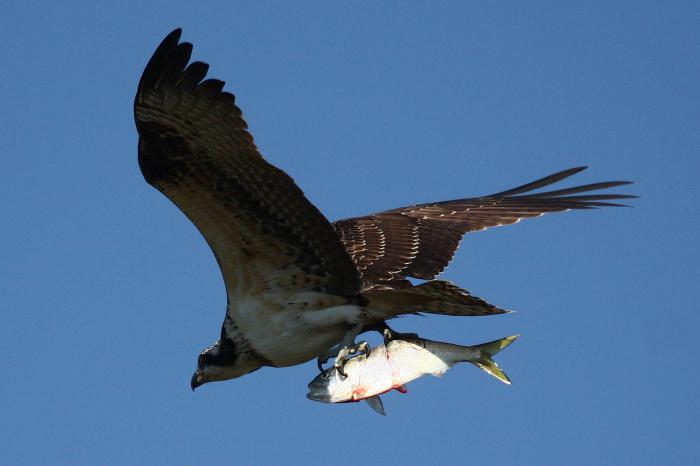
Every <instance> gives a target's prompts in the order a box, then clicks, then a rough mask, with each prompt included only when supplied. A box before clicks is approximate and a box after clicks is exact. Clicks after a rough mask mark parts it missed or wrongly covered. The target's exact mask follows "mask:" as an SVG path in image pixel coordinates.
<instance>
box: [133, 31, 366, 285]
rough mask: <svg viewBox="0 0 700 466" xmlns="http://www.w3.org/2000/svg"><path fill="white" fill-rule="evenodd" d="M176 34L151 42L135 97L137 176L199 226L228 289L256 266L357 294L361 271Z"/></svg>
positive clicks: (228, 96)
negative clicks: (255, 140)
mask: <svg viewBox="0 0 700 466" xmlns="http://www.w3.org/2000/svg"><path fill="white" fill-rule="evenodd" d="M179 38H180V30H179V29H178V30H175V31H173V32H172V33H171V34H170V35H168V36H167V37H166V38H165V39H164V40H163V42H162V43H161V45H160V46H159V47H158V49H157V50H156V52H155V53H154V55H153V57H152V58H151V60H150V61H149V63H148V65H147V66H146V69H145V71H144V73H143V76H142V78H141V81H140V83H139V87H138V92H137V95H136V99H135V102H134V113H135V118H136V126H137V129H138V132H139V165H140V167H141V171H142V173H143V175H144V177H145V178H146V180H147V181H148V182H149V183H150V184H151V185H153V186H154V187H156V188H157V189H158V190H160V191H161V192H162V193H163V194H165V195H166V196H167V197H168V198H169V199H170V200H171V201H173V202H174V203H175V204H176V205H177V206H178V207H179V208H180V209H181V210H182V211H183V212H184V213H185V215H187V216H188V217H189V218H190V220H192V222H193V223H194V224H195V226H196V227H197V228H198V229H199V231H200V232H201V233H202V235H203V236H204V238H205V239H206V241H207V242H208V243H209V245H210V246H211V248H212V250H213V251H214V255H215V256H216V258H217V260H218V262H219V266H220V267H221V269H222V273H223V275H224V281H225V282H226V287H227V291H228V292H229V294H230V293H232V292H233V289H234V288H236V287H240V286H241V283H240V280H239V279H240V275H241V273H243V272H245V270H246V269H255V268H256V267H257V270H266V271H267V270H269V271H272V273H273V274H274V273H279V274H280V275H281V274H287V275H289V276H290V277H291V278H290V279H289V280H286V281H285V283H287V284H288V286H297V285H296V284H297V283H298V284H299V285H298V286H299V287H301V286H302V285H304V284H306V286H309V287H316V288H319V289H322V290H323V291H327V292H331V293H334V294H338V295H341V296H353V295H355V294H356V293H358V292H359V290H360V286H361V277H360V275H359V273H358V271H357V268H356V266H355V264H354V263H353V261H352V260H351V258H350V256H349V255H348V253H347V251H346V250H345V248H344V246H343V244H341V242H340V240H339V238H338V236H337V234H336V233H335V231H334V229H333V227H332V225H331V224H330V223H329V222H328V221H327V220H326V218H325V217H324V216H323V215H322V214H321V213H320V212H319V211H318V209H316V207H314V206H313V205H312V204H311V203H310V202H309V201H308V200H307V199H306V198H305V197H304V194H303V193H302V191H301V190H300V189H299V188H298V187H297V186H296V184H295V183H294V181H293V180H292V179H291V178H290V177H289V176H288V175H287V174H286V173H284V172H283V171H281V170H279V169H277V168H276V167H274V166H272V165H270V164H269V163H267V162H266V161H265V160H264V159H263V158H262V156H261V155H260V153H259V152H258V150H257V148H256V146H255V144H254V143H253V138H252V136H251V135H250V134H249V133H248V131H247V125H246V122H245V121H244V120H243V118H242V116H241V111H240V109H239V108H238V107H237V106H236V105H235V104H234V97H233V95H232V94H230V93H227V92H222V89H223V86H224V83H223V81H219V80H216V79H207V80H205V81H202V80H203V79H204V77H205V76H206V73H207V71H208V66H207V65H206V64H204V63H201V62H193V63H191V64H189V66H188V62H189V60H190V55H191V52H192V45H191V44H189V43H180V42H179ZM301 276H304V277H305V278H304V279H303V280H302V279H301V278H299V279H298V282H297V277H301ZM239 291H240V290H239Z"/></svg>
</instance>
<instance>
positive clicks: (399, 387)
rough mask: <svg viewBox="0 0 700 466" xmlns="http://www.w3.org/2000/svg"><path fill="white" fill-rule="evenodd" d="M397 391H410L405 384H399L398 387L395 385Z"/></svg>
mask: <svg viewBox="0 0 700 466" xmlns="http://www.w3.org/2000/svg"><path fill="white" fill-rule="evenodd" d="M394 388H395V389H396V391H397V392H400V393H408V389H407V388H406V386H405V385H399V386H398V387H394Z"/></svg>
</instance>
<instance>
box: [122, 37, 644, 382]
mask: <svg viewBox="0 0 700 466" xmlns="http://www.w3.org/2000/svg"><path fill="white" fill-rule="evenodd" d="M180 34H181V30H180V29H176V30H175V31H173V32H171V33H170V34H169V35H168V36H167V37H166V38H165V39H164V40H163V42H162V43H161V44H160V46H158V48H157V49H156V51H155V53H154V54H153V57H152V58H151V59H150V61H149V62H148V64H147V66H146V68H145V70H144V72H143V75H142V77H141V80H140V82H139V86H138V90H137V93H136V98H135V102H134V114H135V119H136V128H137V130H138V134H139V142H138V162H139V166H140V168H141V172H142V173H143V176H144V178H145V179H146V181H147V182H148V183H149V184H151V185H152V186H153V187H155V188H156V189H158V190H159V191H161V192H162V193H163V194H164V195H165V196H166V197H168V199H170V200H171V201H172V202H173V203H174V204H175V205H176V206H177V207H178V208H179V209H180V210H181V211H182V212H183V213H184V214H185V215H186V216H187V217H188V218H189V219H190V220H191V221H192V223H194V225H195V226H196V227H197V229H198V230H199V231H200V232H201V234H202V236H203V237H204V239H205V240H206V241H207V243H208V244H209V246H210V247H211V249H212V251H213V252H214V256H215V257H216V260H217V262H218V265H219V267H220V269H221V273H222V275H223V279H224V283H225V285H226V295H227V298H228V305H227V308H226V315H225V317H224V322H223V326H222V328H221V335H220V337H219V339H218V340H217V341H216V342H215V343H214V344H213V345H212V346H210V347H208V348H206V349H205V350H203V351H202V352H201V353H200V354H199V358H198V362H197V370H196V372H195V373H194V375H193V377H192V381H191V385H192V389H194V388H196V387H197V386H199V385H201V384H203V383H206V382H211V381H219V380H227V379H232V378H235V377H240V376H242V375H244V374H247V373H249V372H252V371H254V370H256V369H259V368H260V367H262V366H273V367H283V366H291V365H295V364H300V363H304V362H306V361H309V360H311V359H314V358H319V360H320V361H321V362H323V361H325V360H327V359H328V358H330V357H334V356H335V357H336V362H335V364H336V366H337V367H339V368H340V367H342V362H343V361H344V360H345V358H346V357H347V355H348V353H352V352H353V350H356V349H357V346H355V345H353V343H354V341H355V337H356V336H357V335H358V334H360V333H361V332H363V331H367V330H380V331H383V330H386V329H387V327H386V324H385V320H386V319H390V318H392V317H396V316H398V315H401V314H415V313H418V312H427V313H434V314H443V315H458V316H476V315H490V314H500V313H503V312H506V311H504V310H502V309H500V308H498V307H496V306H493V305H490V304H488V303H486V302H485V301H483V300H481V299H479V298H477V297H475V296H472V295H470V294H469V293H468V292H466V291H464V290H462V289H460V288H459V287H457V286H455V285H453V284H451V283H448V282H445V281H440V280H434V278H435V277H436V276H437V275H438V274H439V273H440V272H442V270H443V269H444V268H445V267H446V266H447V264H448V262H450V260H451V259H452V256H453V255H454V253H455V250H456V249H457V247H458V245H459V242H460V240H461V238H462V236H463V235H464V234H465V233H467V232H471V231H478V230H483V229H486V228H489V227H494V226H500V225H507V224H511V223H515V222H517V221H519V220H521V219H523V218H528V217H536V216H539V215H542V214H544V213H548V212H560V211H565V210H569V209H590V208H595V207H601V206H617V205H620V204H615V203H611V202H606V201H609V200H614V199H622V198H629V197H633V196H628V195H619V194H590V192H591V191H595V190H599V189H603V188H610V187H614V186H620V185H623V184H627V183H628V182H626V181H609V182H603V183H595V184H588V185H584V186H577V187H573V188H567V189H559V190H554V191H547V192H539V193H532V191H533V190H536V189H538V188H542V187H544V186H548V185H550V184H552V183H555V182H557V181H560V180H562V179H564V178H567V177H569V176H571V175H573V174H575V173H577V172H579V171H581V170H583V169H584V168H585V167H578V168H571V169H569V170H564V171H561V172H559V173H555V174H553V175H550V176H547V177H545V178H542V179H539V180H537V181H534V182H531V183H528V184H525V185H523V186H520V187H518V188H514V189H510V190H508V191H503V192H500V193H496V194H491V195H488V196H481V197H475V198H467V199H458V200H453V201H445V202H437V203H432V204H422V205H413V206H409V207H401V208H398V209H393V210H389V211H385V212H379V213H375V214H372V215H367V216H364V217H358V218H350V219H345V220H339V221H336V222H334V223H330V222H329V221H328V220H327V219H326V218H325V217H324V216H323V215H322V214H321V212H319V210H318V209H316V207H314V206H313V204H311V203H310V202H309V201H308V200H307V199H306V198H305V197H304V194H303V192H302V191H301V190H300V189H299V188H298V187H297V186H296V184H295V183H294V181H293V180H292V179H291V178H290V177H289V176H288V175H287V174H286V173H285V172H283V171H282V170H280V169H278V168H276V167H274V166H272V165H270V164H269V163H268V162H266V161H265V160H264V159H263V157H262V156H261V154H260V153H259V152H258V150H257V148H256V146H255V144H254V143H253V138H252V136H251V135H250V133H249V132H248V131H247V125H246V123H245V121H244V120H243V118H242V116H241V110H240V109H239V108H238V107H237V106H236V105H235V104H234V96H233V95H232V94H230V93H228V92H224V91H223V87H224V82H223V81H219V80H217V79H205V77H206V74H207V71H208V65H207V64H205V63H202V62H199V61H194V62H192V63H190V55H191V53H192V44H189V43H187V42H182V43H181V42H180ZM581 193H585V194H581ZM409 277H412V278H416V279H420V280H425V282H424V283H422V284H419V285H413V284H412V283H411V282H410V281H409V280H408V279H409ZM360 346H361V347H362V348H364V345H360Z"/></svg>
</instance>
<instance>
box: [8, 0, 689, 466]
mask: <svg viewBox="0 0 700 466" xmlns="http://www.w3.org/2000/svg"><path fill="white" fill-rule="evenodd" d="M61 3H62V2H56V3H54V4H51V3H45V2H42V3H38V2H37V3H34V4H33V3H32V2H13V3H12V4H10V5H7V6H5V7H4V8H3V14H2V16H0V26H1V27H0V31H2V32H0V37H1V38H2V44H3V47H2V48H0V63H1V65H0V67H2V76H3V79H2V80H0V96H1V97H2V102H3V110H2V112H0V128H1V129H0V131H2V134H3V137H2V142H1V143H0V144H1V145H2V156H1V157H0V177H1V180H0V206H1V208H2V212H3V218H4V221H3V228H2V229H1V230H0V238H1V239H2V246H3V247H2V248H0V274H1V277H0V278H1V280H0V296H2V312H0V351H1V353H2V357H1V358H0V361H2V373H3V374H4V377H3V381H2V382H0V400H1V401H0V403H1V405H2V422H0V463H2V464H134V463H141V464H194V463H197V464H222V463H234V462H235V463H236V464H302V463H304V464H312V465H313V464H326V463H328V462H333V463H334V464H339V465H345V464H347V465H350V464H352V465H355V464H363V465H364V464H398V463H403V464H418V463H432V464H465V463H469V464H474V465H478V464H500V465H509V464H541V465H549V464H551V465H561V464H567V465H578V464H581V465H590V464H616V465H622V464H630V465H631V464H635V465H638V464H692V463H695V462H696V461H697V458H698V455H700V447H698V442H697V438H698V433H699V431H698V428H697V415H698V396H697V386H698V383H700V377H699V376H698V370H697V368H698V366H697V364H698V360H699V359H700V351H699V350H698V342H697V341H696V339H697V335H698V330H699V329H698V323H699V321H700V318H699V317H698V305H697V298H698V292H697V289H698V282H699V280H698V279H699V278H700V274H699V273H698V272H699V270H698V262H699V259H700V257H698V252H699V248H698V245H697V238H698V237H699V236H698V234H699V233H700V232H699V231H698V230H699V228H698V221H699V219H698V207H697V201H698V199H700V196H699V194H700V192H699V191H700V190H699V188H698V173H700V156H699V149H700V131H699V130H700V112H699V111H698V108H699V106H698V102H699V101H700V87H698V85H697V83H698V82H700V41H698V31H699V29H698V25H699V24H700V6H699V5H700V4H698V3H697V2H680V1H679V2H669V3H666V4H662V3H661V2H456V1H455V2H413V1H409V2H382V3H381V4H379V3H378V2H344V3H343V4H341V3H340V2H320V1H319V2H179V1H170V2H162V1H161V2H149V3H148V4H147V5H141V4H139V5H138V6H136V5H137V4H136V3H133V4H131V5H129V4H120V3H118V2H82V3H80V2H73V3H72V4H71V5H62V4H61ZM178 26H181V27H183V28H184V33H183V38H184V40H187V41H191V42H193V43H194V57H195V58H196V59H199V60H203V61H207V62H209V63H210V64H211V65H212V66H211V68H210V76H212V77H216V78H220V79H223V80H225V81H226V82H227V89H228V90H229V91H231V92H233V93H235V94H236V96H237V102H238V104H239V105H240V106H241V108H242V109H243V112H244V116H245V117H246V120H247V121H248V123H249V125H250V128H251V131H252V133H253V135H254V136H255V138H256V143H257V144H258V147H259V148H260V149H261V151H262V153H263V154H264V155H265V156H266V158H267V159H268V160H269V161H271V162H272V163H274V164H276V165H278V166H279V167H281V168H282V169H284V170H286V171H287V172H288V173H289V174H290V175H292V176H293V177H294V179H295V180H296V181H297V183H298V184H299V185H300V186H301V187H302V189H303V190H304V191H305V193H306V194H307V196H308V197H309V198H310V199H311V200H312V201H313V202H314V203H316V204H317V205H318V206H319V208H320V209H321V210H322V211H323V212H324V213H325V214H326V215H327V216H328V217H329V218H330V219H338V218H344V217H350V216H356V215H362V214H366V213H369V212H373V211H378V210H382V209H386V208H392V207H398V206H403V205H408V204H413V203H418V202H429V201H437V200H444V199H453V198H460V197H467V196H473V195H480V194H488V193H491V192H496V191H500V190H504V189H507V188H511V187H514V186H516V185H518V184H521V183H524V182H527V181H531V180H533V179H535V178H537V177H540V176H543V175H547V174H550V173H552V172H555V171H558V170H560V169H564V168H568V167H572V166H577V165H588V166H590V169H589V170H587V171H585V172H584V173H582V174H579V175H578V176H577V177H576V178H575V179H574V180H572V183H589V182H596V181H604V180H609V179H629V180H634V181H636V184H635V185H633V186H631V187H629V188H623V189H622V190H621V191H622V192H625V193H633V194H637V195H640V196H641V197H642V198H641V199H639V200H634V201H633V202H632V204H634V208H633V209H606V210H600V211H590V212H568V213H564V214H554V215H550V216H547V217H543V218H538V219H534V220H530V221H524V222H522V223H520V224H518V225H514V226H509V227H504V228H500V229H495V230H489V231H487V232H479V233H475V234H470V235H468V236H467V237H466V238H465V240H464V241H463V243H462V247H461V249H460V250H459V252H458V254H457V256H456V259H455V260H454V262H452V264H451V265H450V267H449V269H448V270H447V271H446V273H445V274H444V275H443V278H445V279H448V280H452V281H454V282H457V283H459V284H460V285H462V286H463V287H465V288H466V289H468V290H470V291H471V292H473V293H474V294H475V295H477V296H480V297H483V298H485V299H487V300H488V301H489V302H492V303H494V304H497V305H500V306H503V307H506V308H509V309H515V310H517V311H518V312H517V313H516V314H513V315H508V316H495V317H490V318H472V319H466V318H464V319H458V318H444V317H443V318H441V317H427V318H415V317H414V318H406V319H402V320H400V321H398V322H396V327H397V328H399V329H401V330H407V331H417V332H419V333H420V334H421V335H423V336H425V337H428V338H433V339H438V340H446V341H452V342H455V343H463V344H476V343H482V342H485V341H488V340H491V339H494V338H498V337H502V336H506V335H510V334H513V333H520V334H521V335H522V337H521V339H520V340H519V341H518V342H516V343H515V344H514V345H512V346H511V347H510V348H509V349H508V350H507V351H505V352H504V353H502V354H501V355H499V358H498V359H499V361H500V362H501V365H502V367H503V368H504V369H505V371H506V372H507V373H508V374H509V375H510V377H511V378H512V379H513V385H512V386H510V387H507V386H504V385H501V384H499V383H498V382H496V381H494V380H493V379H492V378H490V377H487V376H485V375H484V374H483V373H480V372H479V371H478V370H477V369H475V368H473V367H466V366H459V367H456V368H454V369H453V370H452V371H450V372H449V373H448V374H447V375H446V376H445V377H444V378H443V379H435V378H424V379H421V380H419V381H417V382H414V383H412V384H411V385H409V387H408V388H409V392H408V394H407V395H400V394H398V393H395V394H390V395H388V396H386V397H385V406H386V409H387V411H388V413H389V416H388V417H386V418H381V417H379V416H377V415H376V414H374V413H373V412H372V411H371V410H369V409H368V408H366V407H365V406H364V405H362V404H350V405H341V406H329V405H322V404H318V403H313V402H311V401H308V400H307V399H306V398H305V397H304V395H305V393H306V384H307V382H308V381H309V380H310V379H311V378H312V377H313V376H314V374H315V369H314V366H313V363H309V364H306V365H302V366H297V367H293V368H287V369H264V370H261V371H258V372H256V373H255V374H252V375H250V376H246V377H243V378H241V379H239V380H235V381H230V382H226V383H219V384H210V385H207V386H204V387H201V388H200V389H199V390H198V391H197V392H196V393H194V394H193V393H192V392H191V391H190V389H189V378H190V375H191V373H192V370H193V369H194V365H195V362H196V356H197V354H198V352H199V351H200V350H201V349H202V348H204V347H206V346H208V345H209V344H210V343H211V342H212V341H213V340H214V339H215V338H216V337H217V336H218V332H219V328H220V324H221V320H222V318H223V314H224V307H225V303H226V300H225V296H224V289H223V283H222V281H221V278H220V275H219V271H218V269H217V266H216V263H215V260H214V258H213V256H212V254H211V253H210V251H209V250H208V248H207V246H206V244H205V243H204V241H203V240H202V239H201V237H200V236H199V234H198V232H197V231H196V230H195V228H194V227H193V226H192V225H191V224H189V222H188V221H187V219H186V218H185V217H184V216H183V215H182V214H181V213H180V212H179V211H178V210H177V209H176V208H175V207H174V206H173V205H171V204H170V202H169V201H168V200H167V199H165V198H164V197H162V196H161V195H160V194H159V193H158V192H157V191H155V190H154V189H152V188H151V187H150V186H148V185H147V184H146V183H145V182H144V181H143V179H142V177H141V174H140V172H139V169H138V166H137V163H136V140H137V136H136V131H135V128H134V125H133V117H132V100H133V94H134V91H135V89H136V84H137V82H138V78H139V76H140V74H141V71H142V69H143V66H144V65H145V63H146V61H147V60H148V58H149V57H150V54H151V53H152V52H153V50H154V48H155V47H156V45H157V44H158V43H159V41H160V40H161V39H162V38H163V37H164V36H165V35H166V34H167V33H168V32H169V31H171V30H172V29H173V28H175V27H178Z"/></svg>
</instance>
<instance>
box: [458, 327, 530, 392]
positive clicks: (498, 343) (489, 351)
mask: <svg viewBox="0 0 700 466" xmlns="http://www.w3.org/2000/svg"><path fill="white" fill-rule="evenodd" d="M518 337H519V335H511V336H509V337H505V338H501V339H500V340H494V341H490V342H488V343H482V344H481V345H475V346H470V347H469V348H470V349H471V350H478V352H479V356H478V357H477V358H476V359H469V360H468V361H469V362H470V363H472V364H474V365H475V366H476V367H478V368H479V369H481V370H483V371H484V372H486V373H487V374H489V375H492V376H494V377H496V378H497V379H498V380H500V381H501V382H503V383H505V384H508V385H510V379H509V378H508V376H507V375H506V374H505V373H504V372H503V371H502V370H501V368H500V367H498V364H496V362H495V361H494V360H493V359H491V357H492V356H494V355H495V354H496V353H498V352H499V351H501V350H502V349H504V348H505V347H506V346H508V345H510V344H511V343H513V342H514V341H515V340H516V339H517V338H518Z"/></svg>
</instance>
